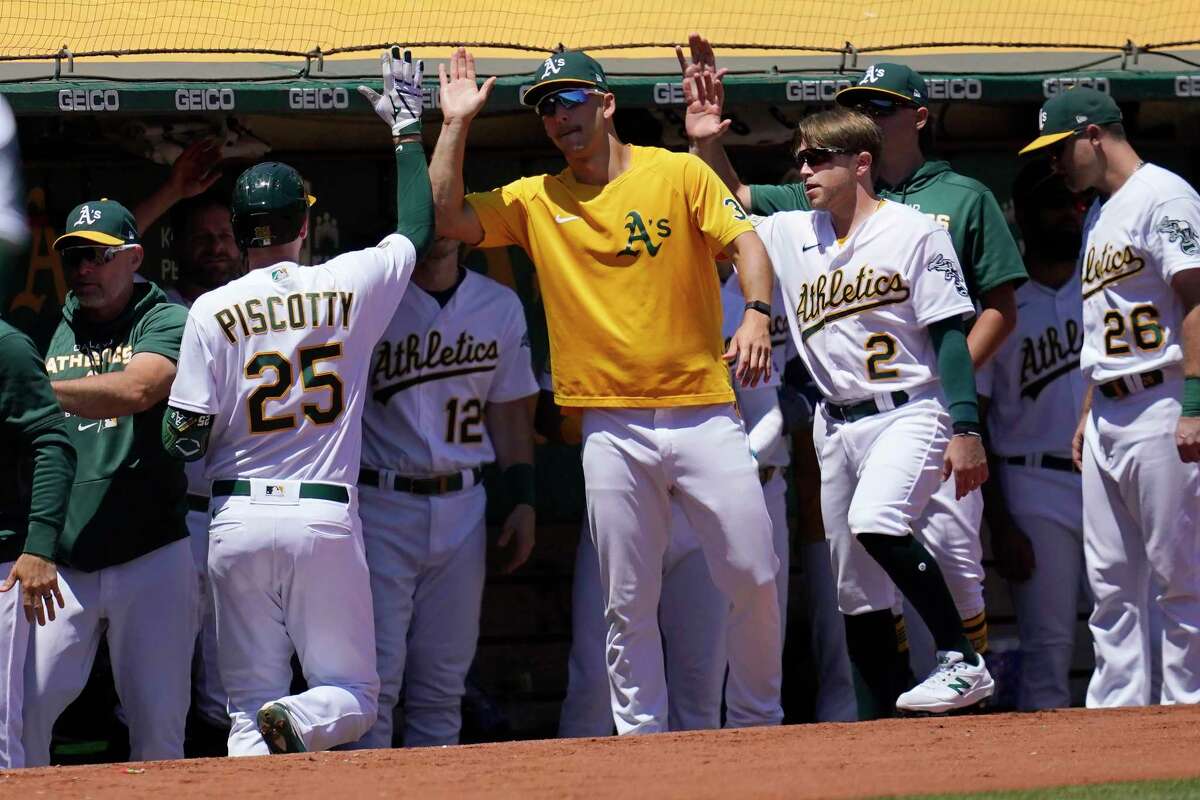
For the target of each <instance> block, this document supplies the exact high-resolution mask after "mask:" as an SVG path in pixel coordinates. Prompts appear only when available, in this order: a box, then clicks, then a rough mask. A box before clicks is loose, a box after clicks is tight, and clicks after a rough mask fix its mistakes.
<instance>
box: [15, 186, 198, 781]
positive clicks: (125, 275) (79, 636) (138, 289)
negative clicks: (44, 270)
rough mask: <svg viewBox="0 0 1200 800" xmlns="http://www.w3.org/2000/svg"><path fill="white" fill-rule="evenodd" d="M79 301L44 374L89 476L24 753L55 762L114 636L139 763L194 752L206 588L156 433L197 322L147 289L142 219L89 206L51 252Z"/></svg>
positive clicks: (107, 205)
mask: <svg viewBox="0 0 1200 800" xmlns="http://www.w3.org/2000/svg"><path fill="white" fill-rule="evenodd" d="M54 247H55V249H56V250H58V252H59V254H60V257H61V259H62V264H63V268H64V272H65V274H66V278H67V281H68V283H69V285H70V287H71V291H70V292H69V293H68V294H67V298H66V302H65V303H64V305H63V308H62V315H63V319H62V322H61V323H60V324H59V325H58V328H57V329H56V330H55V332H54V336H53V337H52V339H51V341H50V345H49V347H48V348H47V352H46V358H45V365H46V371H47V373H48V374H49V375H50V379H51V387H52V388H53V390H54V394H55V395H56V396H57V398H58V402H59V405H60V406H62V408H63V410H64V411H65V412H67V414H68V416H67V418H66V426H67V434H68V435H69V436H70V438H71V443H72V444H73V445H74V447H75V452H76V454H77V459H78V466H77V470H76V473H75V481H74V485H73V486H72V488H71V493H70V501H69V504H68V510H67V518H66V523H65V525H64V527H63V531H62V535H61V536H60V537H59V539H58V542H57V545H56V548H55V552H54V560H55V561H56V562H57V563H58V565H59V586H60V589H61V591H62V596H63V601H64V604H65V607H64V609H63V610H62V611H61V612H59V614H58V617H59V619H58V620H57V621H56V622H55V623H54V624H53V625H47V626H46V627H38V628H34V629H33V630H31V631H30V641H29V654H28V657H27V659H28V660H27V662H26V673H25V711H24V728H25V729H24V732H23V744H24V748H25V760H26V764H27V765H29V766H43V765H45V764H48V763H49V761H50V739H51V732H52V729H53V726H54V723H55V721H56V720H57V719H58V717H59V715H60V714H61V713H62V712H63V711H64V710H65V709H66V708H67V706H68V705H69V704H70V703H71V701H73V700H74V699H75V698H76V697H77V696H78V695H79V693H80V692H81V691H83V688H84V686H85V685H86V683H87V680H88V676H89V673H90V672H91V668H92V663H93V661H94V659H95V656H96V652H97V650H98V649H99V646H100V639H101V637H102V636H103V637H104V638H105V639H106V640H107V643H108V650H109V655H110V657H111V660H112V667H113V678H114V681H115V684H116V690H117V695H118V697H119V698H120V701H121V707H122V708H123V710H124V714H125V719H126V720H127V721H128V724H129V738H130V755H131V757H132V758H133V759H134V760H137V761H142V760H156V759H168V758H182V757H183V739H184V728H185V723H186V718H187V710H188V705H189V699H190V698H189V695H190V689H191V685H190V681H189V675H190V671H191V670H190V668H191V662H192V652H193V646H194V643H195V639H196V621H197V619H198V616H197V615H198V602H199V598H198V579H197V578H196V567H195V563H194V562H193V560H192V556H191V551H190V547H189V544H188V542H187V529H186V527H185V525H184V515H185V513H186V506H185V500H184V496H185V492H186V488H187V487H186V480H185V478H184V475H183V468H182V465H180V464H179V462H178V461H176V460H174V459H172V458H169V457H168V456H167V454H166V453H165V452H163V449H162V444H161V442H160V439H159V434H158V426H159V422H160V420H161V419H162V414H163V410H164V408H165V401H166V397H167V392H168V390H169V389H170V386H171V380H172V379H173V378H174V375H175V365H176V359H178V357H179V343H180V338H181V336H182V334H183V326H184V322H185V320H186V316H187V315H186V312H185V311H184V309H182V308H180V307H179V306H177V305H175V304H173V303H170V302H168V300H167V298H166V295H165V294H164V293H163V292H162V290H161V289H159V288H158V287H157V286H155V285H154V284H153V283H151V282H149V281H145V282H141V283H135V282H134V277H135V275H136V274H137V271H138V268H139V267H140V265H141V262H142V247H141V239H140V236H139V234H138V231H137V227H136V225H135V224H134V219H133V215H132V214H131V213H130V212H129V211H128V210H127V209H126V208H125V207H124V206H122V205H121V204H120V203H117V202H115V201H112V200H103V199H102V200H93V201H88V202H86V203H83V204H81V205H79V206H77V207H76V208H75V209H74V210H73V211H72V212H71V213H70V214H69V215H68V216H67V220H66V224H65V232H64V233H63V235H62V236H60V237H59V238H58V239H57V240H56V241H55V242H54Z"/></svg>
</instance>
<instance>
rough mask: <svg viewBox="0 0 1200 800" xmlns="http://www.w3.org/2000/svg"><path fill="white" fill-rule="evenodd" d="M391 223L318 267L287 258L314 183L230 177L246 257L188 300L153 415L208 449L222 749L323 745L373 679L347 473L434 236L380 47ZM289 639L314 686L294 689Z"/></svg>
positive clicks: (412, 106)
mask: <svg viewBox="0 0 1200 800" xmlns="http://www.w3.org/2000/svg"><path fill="white" fill-rule="evenodd" d="M383 74H384V93H383V95H381V96H380V95H376V96H374V101H375V102H374V105H375V106H376V107H377V108H382V107H387V108H388V109H389V112H390V114H389V116H388V119H390V120H391V128H392V137H393V140H394V141H395V142H396V173H397V192H396V194H397V198H396V199H397V209H398V220H397V230H398V233H396V234H392V235H390V236H388V237H386V238H385V239H384V240H383V241H382V242H380V244H379V245H378V246H377V247H372V248H368V249H366V250H360V251H357V252H354V253H348V254H345V255H342V256H339V257H338V258H335V259H332V260H331V261H328V262H326V263H324V264H322V265H320V266H317V267H302V266H299V265H298V264H297V263H296V258H297V257H298V255H299V252H300V248H301V245H302V243H303V240H304V237H305V236H306V235H307V232H308V231H307V228H308V207H309V205H310V204H311V202H312V198H310V197H308V196H307V195H306V194H305V191H304V185H303V182H302V180H301V178H300V175H299V174H298V173H297V172H296V171H295V170H293V169H292V168H291V167H288V166H286V165H283V164H277V163H267V164H259V165H257V166H254V167H251V168H250V169H249V170H247V171H246V172H244V173H242V175H241V176H240V177H239V178H238V181H237V184H236V185H235V188H234V195H233V203H232V212H233V228H234V232H235V234H236V236H237V238H238V243H239V246H241V247H242V248H243V250H244V251H245V252H246V254H247V261H248V265H249V267H250V272H249V273H248V274H247V275H246V276H244V277H242V278H238V279H237V280H235V281H232V282H231V283H228V284H226V285H225V286H223V287H221V288H219V289H215V290H213V291H211V292H208V293H207V294H204V295H202V296H201V297H200V298H199V299H198V300H197V301H196V302H195V303H194V304H193V305H192V308H191V311H190V312H189V314H188V324H187V329H186V330H185V332H184V341H183V346H182V356H181V368H180V370H179V375H178V378H177V379H176V381H175V383H174V385H173V386H172V388H171V398H170V407H169V409H168V412H167V414H166V415H165V417H164V418H163V441H164V444H165V446H166V447H167V449H168V451H170V452H172V453H174V454H175V455H177V456H180V457H183V458H186V459H195V458H198V457H201V456H204V454H205V453H206V452H207V469H208V475H209V476H210V477H211V478H213V483H212V498H213V499H212V506H211V509H212V510H211V514H212V522H211V525H210V527H209V554H208V565H209V576H210V579H211V581H212V587H213V595H214V598H215V604H216V617H217V647H218V659H219V662H220V667H221V681H222V683H223V684H224V686H225V690H226V692H227V693H228V694H229V711H230V718H231V720H232V728H231V730H230V734H229V754H230V755H251V754H265V753H268V752H270V753H283V752H300V751H305V750H324V749H328V748H330V747H333V746H335V745H338V744H344V743H347V742H352V741H355V740H357V739H358V738H359V737H361V736H362V735H363V734H364V733H366V731H367V730H368V729H369V728H370V727H371V725H372V724H373V723H374V722H375V715H376V702H377V697H378V692H379V678H378V675H377V673H376V671H375V658H374V653H375V631H374V624H373V621H372V611H371V595H370V589H369V583H368V581H369V575H368V572H367V566H366V561H365V557H364V554H363V545H362V538H361V528H360V524H359V519H358V509H357V505H358V504H357V496H356V490H355V486H354V484H355V483H356V481H357V477H358V464H359V450H360V446H361V430H360V426H359V415H360V414H361V413H362V408H363V402H364V400H365V397H366V386H367V372H368V370H369V369H370V359H369V355H370V352H371V350H372V348H373V347H374V346H375V343H376V342H377V341H379V337H380V336H381V334H382V333H383V331H384V329H385V327H386V326H387V322H388V320H389V319H391V317H392V314H393V312H394V311H395V310H396V305H397V303H398V302H399V300H400V297H401V295H402V294H403V292H404V290H405V288H406V287H407V285H408V281H409V278H410V277H411V275H412V270H413V265H414V263H415V262H416V259H417V257H418V255H419V253H420V252H422V251H423V250H424V249H425V248H426V246H427V244H428V242H429V240H430V238H431V236H432V208H431V203H430V200H429V183H428V179H427V177H426V168H425V157H424V153H423V152H422V151H421V147H420V139H419V124H420V110H421V80H420V79H421V67H420V63H419V62H418V63H416V64H414V63H413V62H412V60H411V57H410V56H409V55H408V54H407V53H406V54H405V56H404V58H403V59H401V58H400V56H399V53H398V52H397V51H395V50H393V52H392V53H390V54H389V53H385V54H384V56H383ZM293 649H294V650H295V652H296V654H297V655H298V656H299V659H300V664H301V667H302V668H303V670H304V676H305V679H306V681H307V684H308V687H309V688H308V689H307V690H306V691H304V692H302V693H300V694H297V695H290V694H289V686H290V684H291V676H292V673H291V666H290V660H291V656H292V652H293Z"/></svg>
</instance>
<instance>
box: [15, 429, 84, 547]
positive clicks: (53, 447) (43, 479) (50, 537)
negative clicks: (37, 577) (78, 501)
mask: <svg viewBox="0 0 1200 800" xmlns="http://www.w3.org/2000/svg"><path fill="white" fill-rule="evenodd" d="M29 449H31V450H32V451H33V486H32V489H31V496H30V501H29V533H28V535H27V536H26V537H25V552H26V553H32V554H33V555H35V556H41V557H42V558H46V559H53V558H54V551H55V549H56V548H57V545H58V535H59V533H60V532H61V531H62V528H63V521H64V520H65V519H66V518H67V502H68V501H69V499H70V497H71V484H72V483H74V481H75V447H74V446H73V445H72V444H71V441H70V439H69V438H68V436H67V431H66V424H65V422H64V421H63V418H62V417H61V416H60V417H59V418H58V419H57V420H55V424H54V425H53V426H52V427H49V428H44V429H42V430H41V431H39V432H38V433H37V434H35V435H34V437H33V438H32V439H31V440H30V441H29Z"/></svg>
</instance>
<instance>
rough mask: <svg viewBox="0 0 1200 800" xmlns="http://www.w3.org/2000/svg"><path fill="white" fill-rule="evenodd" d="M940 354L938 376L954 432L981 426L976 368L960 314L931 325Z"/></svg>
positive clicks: (935, 349)
mask: <svg viewBox="0 0 1200 800" xmlns="http://www.w3.org/2000/svg"><path fill="white" fill-rule="evenodd" d="M929 335H930V336H931V337H932V339H933V350H934V352H935V353H936V354H937V362H938V377H939V378H941V382H942V391H943V392H944V393H945V396H946V405H947V408H948V410H949V412H950V419H952V420H953V421H954V426H955V431H956V432H958V431H961V430H963V429H974V430H976V431H978V429H979V397H978V395H977V394H976V392H975V369H974V367H973V366H972V364H971V353H970V351H969V350H968V348H967V337H966V335H965V334H964V333H963V324H962V319H961V318H960V317H950V318H948V319H943V320H938V321H937V322H935V323H933V324H932V325H930V326H929Z"/></svg>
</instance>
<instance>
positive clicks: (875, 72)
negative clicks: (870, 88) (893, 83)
mask: <svg viewBox="0 0 1200 800" xmlns="http://www.w3.org/2000/svg"><path fill="white" fill-rule="evenodd" d="M886 73H887V70H884V69H880V68H879V67H877V66H875V65H874V64H872V65H871V66H869V67H867V71H866V73H864V74H863V77H862V80H861V81H859V82H858V85H859V86H862V85H863V84H864V83H875V82H876V81H877V80H879V79H880V78H882V77H883V76H884V75H885V74H886Z"/></svg>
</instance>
